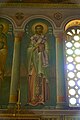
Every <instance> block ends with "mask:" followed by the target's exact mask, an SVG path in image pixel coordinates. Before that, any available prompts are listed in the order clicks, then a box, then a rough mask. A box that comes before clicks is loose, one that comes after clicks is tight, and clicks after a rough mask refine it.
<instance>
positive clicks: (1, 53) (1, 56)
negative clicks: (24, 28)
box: [0, 24, 8, 81]
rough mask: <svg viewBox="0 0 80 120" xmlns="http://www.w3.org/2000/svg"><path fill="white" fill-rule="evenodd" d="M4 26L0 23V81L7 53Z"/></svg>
mask: <svg viewBox="0 0 80 120" xmlns="http://www.w3.org/2000/svg"><path fill="white" fill-rule="evenodd" d="M5 30H6V26H5V24H0V81H2V80H3V77H4V69H5V64H6V59H7V54H8V46H7V38H6V35H5Z"/></svg>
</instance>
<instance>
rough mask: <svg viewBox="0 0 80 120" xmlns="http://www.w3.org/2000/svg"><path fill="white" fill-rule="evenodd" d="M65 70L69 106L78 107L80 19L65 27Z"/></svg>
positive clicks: (79, 97)
mask: <svg viewBox="0 0 80 120" xmlns="http://www.w3.org/2000/svg"><path fill="white" fill-rule="evenodd" d="M65 31H66V35H67V37H66V40H65V58H66V59H65V70H66V80H67V89H68V98H69V99H68V100H69V106H70V107H80V20H74V21H71V22H69V23H68V24H67V25H66V27H65Z"/></svg>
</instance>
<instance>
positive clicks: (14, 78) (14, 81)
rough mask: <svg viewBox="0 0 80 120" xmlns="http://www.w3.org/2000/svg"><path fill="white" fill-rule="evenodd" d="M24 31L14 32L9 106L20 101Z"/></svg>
mask: <svg viewBox="0 0 80 120" xmlns="http://www.w3.org/2000/svg"><path fill="white" fill-rule="evenodd" d="M22 35H23V32H19V31H17V32H15V33H14V36H15V38H14V52H13V63H12V74H11V86H10V98H9V106H10V105H11V106H12V105H15V104H16V103H17V101H18V87H19V82H20V49H21V40H22Z"/></svg>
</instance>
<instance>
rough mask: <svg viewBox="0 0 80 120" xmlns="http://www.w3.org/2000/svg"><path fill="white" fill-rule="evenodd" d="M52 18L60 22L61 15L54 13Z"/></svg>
mask: <svg viewBox="0 0 80 120" xmlns="http://www.w3.org/2000/svg"><path fill="white" fill-rule="evenodd" d="M54 18H55V19H57V20H60V19H61V18H62V14H61V13H59V12H57V13H54Z"/></svg>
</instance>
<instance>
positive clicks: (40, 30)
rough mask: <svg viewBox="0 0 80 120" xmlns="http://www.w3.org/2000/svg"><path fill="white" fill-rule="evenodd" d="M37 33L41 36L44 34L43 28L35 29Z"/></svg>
mask: <svg viewBox="0 0 80 120" xmlns="http://www.w3.org/2000/svg"><path fill="white" fill-rule="evenodd" d="M35 31H36V33H37V34H39V35H41V34H42V33H43V29H42V27H41V26H37V27H36V29H35Z"/></svg>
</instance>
